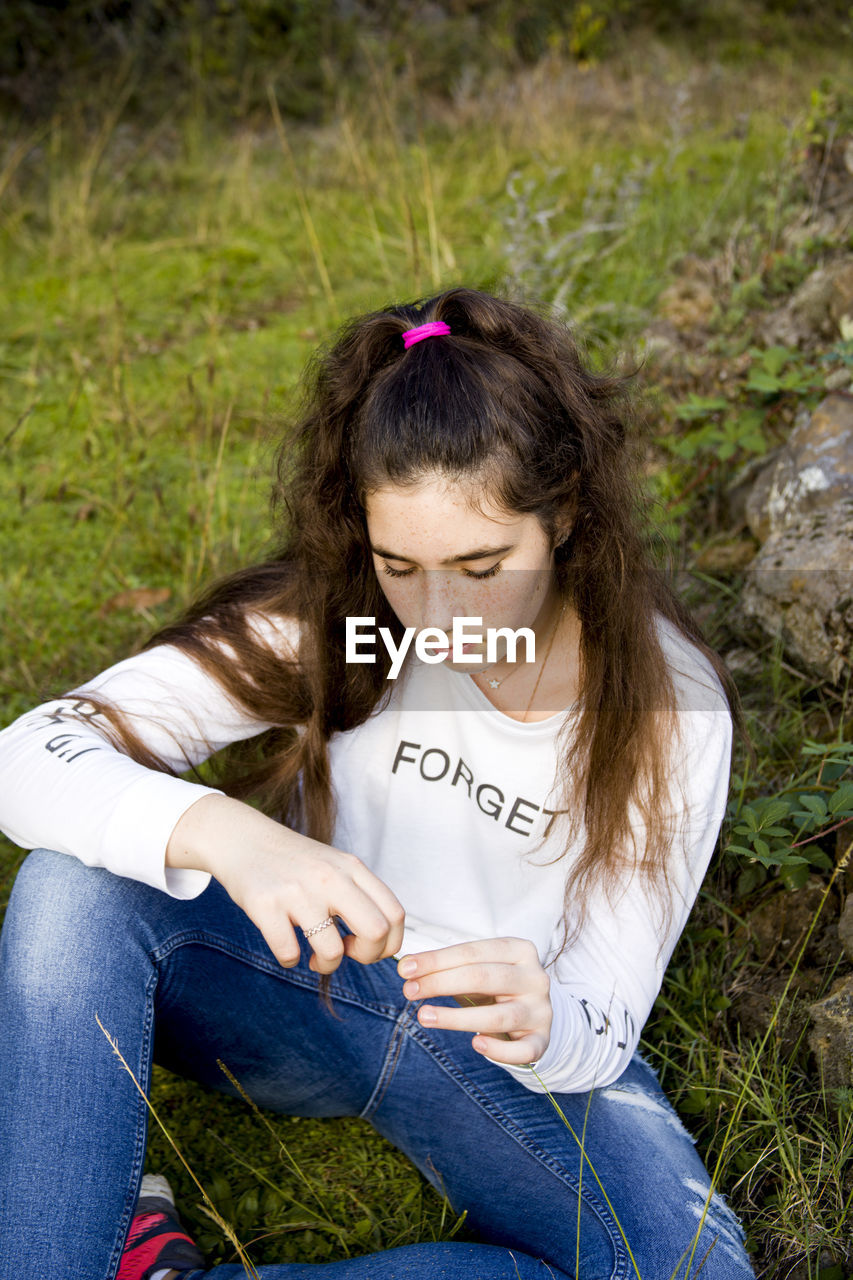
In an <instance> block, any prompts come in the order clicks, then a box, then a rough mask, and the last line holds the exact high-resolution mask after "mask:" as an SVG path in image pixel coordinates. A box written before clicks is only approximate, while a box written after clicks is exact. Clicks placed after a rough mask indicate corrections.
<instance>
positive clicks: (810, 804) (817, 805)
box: [799, 794, 826, 820]
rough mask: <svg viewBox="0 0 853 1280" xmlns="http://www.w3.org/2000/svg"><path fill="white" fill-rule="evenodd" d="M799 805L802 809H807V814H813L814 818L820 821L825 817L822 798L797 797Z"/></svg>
mask: <svg viewBox="0 0 853 1280" xmlns="http://www.w3.org/2000/svg"><path fill="white" fill-rule="evenodd" d="M799 801H800V804H801V805H802V806H803V808H804V809H808V811H809V813H813V814H814V815H815V817H817V818H820V819H821V820H822V819H824V818H825V817H826V801H825V800H824V798H823V796H815V795H808V794H805V795H801V796H800V797H799Z"/></svg>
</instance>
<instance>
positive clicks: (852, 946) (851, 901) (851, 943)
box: [838, 894, 853, 960]
mask: <svg viewBox="0 0 853 1280" xmlns="http://www.w3.org/2000/svg"><path fill="white" fill-rule="evenodd" d="M838 936H839V938H840V939H841V945H842V947H843V948H844V954H845V955H846V956H847V959H848V960H853V894H851V895H849V896H848V898H847V901H846V902H845V904H844V910H843V911H842V912H841V916H840V918H839V921H838Z"/></svg>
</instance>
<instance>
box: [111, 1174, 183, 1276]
mask: <svg viewBox="0 0 853 1280" xmlns="http://www.w3.org/2000/svg"><path fill="white" fill-rule="evenodd" d="M203 1266H204V1258H203V1257H202V1255H201V1254H200V1253H199V1251H198V1249H197V1248H196V1246H195V1244H194V1242H193V1241H192V1240H191V1239H190V1237H189V1236H188V1235H187V1233H186V1231H184V1229H183V1227H182V1226H181V1222H180V1219H179V1217H178V1211H177V1209H176V1208H175V1198H174V1196H173V1195H172V1188H171V1187H170V1186H169V1183H168V1182H167V1180H166V1179H165V1178H164V1177H163V1176H162V1175H161V1174H150V1173H147V1174H146V1175H145V1177H144V1178H143V1179H142V1186H141V1188H140V1192H139V1199H138V1200H137V1202H136V1212H135V1213H134V1215H133V1222H132V1223H131V1224H130V1231H129V1232H128V1233H127V1241H126V1242H125V1246H124V1253H123V1254H122V1255H121V1264H120V1266H119V1269H118V1274H117V1276H116V1280H149V1277H150V1276H152V1275H153V1274H154V1273H155V1272H157V1271H168V1270H174V1271H191V1270H193V1269H196V1268H198V1267H203Z"/></svg>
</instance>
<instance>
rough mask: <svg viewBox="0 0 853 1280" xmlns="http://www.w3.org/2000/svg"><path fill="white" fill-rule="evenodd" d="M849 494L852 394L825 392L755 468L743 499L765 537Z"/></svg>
mask: <svg viewBox="0 0 853 1280" xmlns="http://www.w3.org/2000/svg"><path fill="white" fill-rule="evenodd" d="M850 496H853V397H851V396H848V395H845V394H843V393H838V392H836V393H833V394H831V395H828V396H826V397H825V398H824V399H823V400H822V401H821V402H820V404H819V405H818V407H817V408H816V409H815V411H814V413H812V414H811V415H809V414H802V415H801V416H799V417H798V418H797V421H796V423H795V425H794V430H793V431H792V432H791V434H790V436H789V438H788V442H787V444H786V445H785V446H784V448H782V449H780V450H779V452H778V453H777V454H776V455H775V457H774V459H773V462H772V463H771V464H770V465H768V466H767V467H765V468H764V469H763V470H762V471H760V472H759V473H758V476H757V477H756V479H755V481H754V484H753V487H752V491H751V493H750V494H749V497H748V498H747V500H746V519H747V523H748V524H749V527H750V529H751V530H752V532H753V533H754V535H755V537H756V538H758V540H759V542H764V541H765V539H766V538H767V537H768V536H769V535H770V534H771V533H778V532H780V531H781V530H782V529H787V528H789V527H790V526H792V525H796V524H798V523H799V521H800V518H801V517H802V516H803V515H804V514H805V513H806V512H809V511H821V510H831V509H832V508H833V507H834V505H835V504H836V503H837V502H838V501H842V502H843V500H844V499H845V498H846V497H850Z"/></svg>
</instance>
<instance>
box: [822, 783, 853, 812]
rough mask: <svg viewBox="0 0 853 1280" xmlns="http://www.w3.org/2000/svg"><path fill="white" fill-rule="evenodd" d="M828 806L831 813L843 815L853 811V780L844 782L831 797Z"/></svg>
mask: <svg viewBox="0 0 853 1280" xmlns="http://www.w3.org/2000/svg"><path fill="white" fill-rule="evenodd" d="M827 807H828V809H829V812H830V813H832V814H835V815H841V816H842V817H846V816H847V814H848V813H853V782H842V784H841V786H840V787H839V788H838V790H837V791H835V792H834V793H833V794H832V795H831V796H830V797H829V801H828V804H827Z"/></svg>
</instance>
